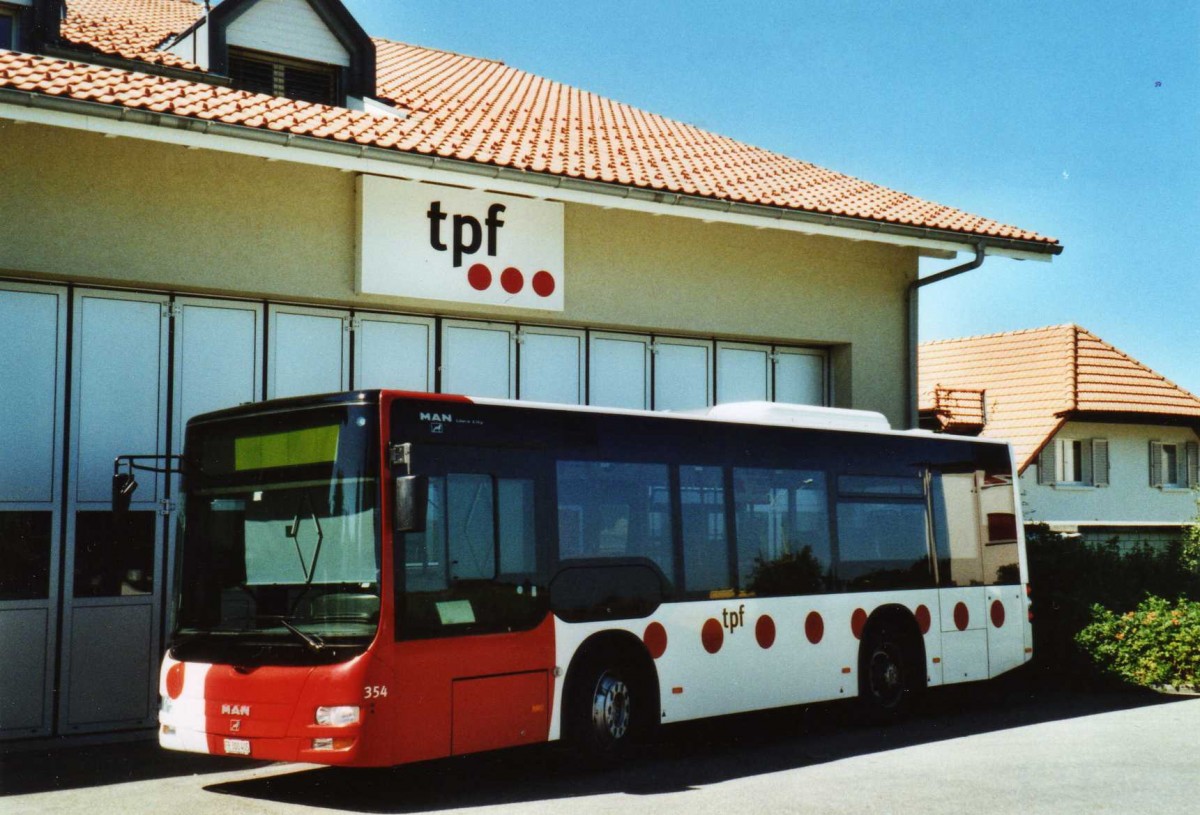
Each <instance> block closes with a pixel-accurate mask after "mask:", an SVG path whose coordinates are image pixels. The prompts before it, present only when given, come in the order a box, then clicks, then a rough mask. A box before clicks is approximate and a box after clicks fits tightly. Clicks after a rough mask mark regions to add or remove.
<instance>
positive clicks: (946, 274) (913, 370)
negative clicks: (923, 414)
mask: <svg viewBox="0 0 1200 815" xmlns="http://www.w3.org/2000/svg"><path fill="white" fill-rule="evenodd" d="M983 258H984V243H983V241H980V242H979V243H977V244H975V259H974V260H971V261H968V262H966V263H963V264H960V265H958V266H954V267H952V268H950V269H946V270H944V271H941V272H937V273H936V274H931V275H929V276H927V277H918V278H917V279H916V280H914V281H913V282H911V283H909V284H908V290H907V291H906V292H905V305H906V306H907V307H908V426H909V427H916V426H917V423H918V419H919V415H918V410H917V399H918V397H919V396H920V394H918V393H917V388H918V387H919V385H918V377H917V343H918V339H919V338H918V333H917V328H918V326H917V318H918V316H919V314H918V308H917V302H918V297H917V294H918V292H919V291H920V290H921V289H922V288H923V287H925V286H928V285H930V284H932V283H937V282H939V281H942V280H945V279H947V278H950V277H955V276H956V275H960V274H963V273H964V272H969V271H971V270H972V269H978V268H979V267H980V266H982V265H983Z"/></svg>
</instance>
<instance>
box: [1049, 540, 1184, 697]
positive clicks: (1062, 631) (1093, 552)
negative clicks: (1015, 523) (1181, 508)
mask: <svg viewBox="0 0 1200 815" xmlns="http://www.w3.org/2000/svg"><path fill="white" fill-rule="evenodd" d="M1187 547H1188V543H1187V542H1181V543H1173V544H1170V545H1168V546H1163V547H1158V548H1152V547H1149V546H1138V547H1135V548H1133V549H1132V550H1124V551H1123V550H1122V549H1121V547H1120V546H1118V545H1117V544H1115V543H1105V544H1097V543H1085V542H1083V541H1081V540H1080V539H1079V538H1074V537H1066V536H1064V535H1060V534H1058V533H1055V532H1052V531H1050V529H1049V527H1047V526H1045V525H1044V524H1040V525H1038V524H1031V525H1029V526H1027V527H1026V549H1027V551H1028V554H1029V582H1030V585H1031V586H1032V588H1033V638H1034V648H1033V653H1034V661H1035V663H1036V666H1035V667H1036V670H1037V671H1038V672H1039V673H1040V674H1041V675H1044V676H1046V677H1048V678H1051V679H1053V680H1054V681H1055V682H1056V683H1067V684H1073V683H1078V682H1087V681H1089V678H1088V676H1089V671H1088V669H1089V668H1090V666H1091V665H1092V660H1091V659H1090V658H1089V655H1088V654H1086V653H1084V652H1083V651H1082V650H1081V649H1080V648H1079V644H1078V642H1077V640H1076V635H1077V634H1079V632H1080V631H1082V630H1083V629H1084V628H1085V627H1086V626H1087V625H1088V624H1089V623H1091V622H1092V620H1093V616H1092V615H1093V612H1092V609H1093V606H1095V605H1097V604H1099V605H1103V606H1104V607H1106V608H1109V609H1115V610H1116V611H1117V612H1118V613H1123V612H1126V611H1128V610H1130V609H1133V608H1135V607H1136V606H1137V605H1138V603H1140V602H1142V600H1143V599H1145V598H1146V596H1147V595H1152V596H1160V597H1189V598H1192V599H1196V600H1200V572H1197V570H1196V569H1194V568H1191V567H1190V564H1189V563H1188V561H1187V554H1188V552H1189V551H1194V550H1189V549H1188V548H1187Z"/></svg>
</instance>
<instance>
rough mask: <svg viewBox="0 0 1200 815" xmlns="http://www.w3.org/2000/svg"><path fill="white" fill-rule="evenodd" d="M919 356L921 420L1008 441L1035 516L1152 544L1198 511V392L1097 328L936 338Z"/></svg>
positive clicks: (1099, 535) (1093, 534) (1100, 536)
mask: <svg viewBox="0 0 1200 815" xmlns="http://www.w3.org/2000/svg"><path fill="white" fill-rule="evenodd" d="M919 360H920V367H919V370H920V412H921V419H922V424H923V425H924V426H925V427H928V428H930V429H935V430H939V431H943V432H949V433H962V434H966V435H981V436H985V437H990V438H998V439H1005V440H1008V441H1010V442H1011V443H1012V445H1013V448H1014V453H1015V456H1016V464H1017V469H1018V471H1019V472H1020V473H1021V487H1022V493H1023V495H1024V499H1025V504H1026V520H1028V521H1036V522H1045V523H1049V524H1051V526H1052V527H1054V528H1057V529H1061V530H1067V531H1071V532H1080V533H1081V534H1085V535H1086V536H1088V537H1090V538H1092V539H1096V540H1107V539H1109V538H1112V537H1119V538H1121V539H1122V540H1153V539H1158V538H1161V537H1163V536H1164V535H1165V536H1167V537H1173V536H1176V535H1177V534H1178V531H1179V529H1180V526H1181V524H1186V523H1188V522H1191V521H1194V519H1195V518H1196V517H1197V504H1196V496H1195V493H1194V491H1193V490H1194V489H1195V487H1196V486H1197V484H1198V483H1200V476H1198V471H1197V468H1198V467H1200V453H1198V447H1197V442H1198V440H1200V438H1198V433H1200V398H1197V397H1196V396H1195V395H1193V394H1191V393H1189V392H1188V391H1186V390H1184V389H1183V388H1181V387H1179V386H1178V385H1176V384H1174V383H1173V382H1171V381H1170V380H1168V379H1166V378H1165V377H1163V376H1162V375H1160V374H1158V373H1157V372H1155V371H1152V370H1151V369H1149V368H1147V367H1146V366H1145V365H1143V364H1142V363H1140V362H1138V361H1137V360H1135V359H1133V358H1132V357H1130V356H1129V355H1128V354H1125V353H1124V352H1122V351H1120V350H1118V349H1117V348H1114V347H1113V346H1112V345H1110V344H1108V343H1106V342H1104V341H1103V340H1102V339H1100V338H1099V337H1097V336H1096V335H1095V334H1092V333H1091V332H1090V331H1087V330H1086V329H1084V328H1080V327H1079V326H1077V325H1058V326H1051V327H1049V328H1038V329H1031V330H1026V331H1013V332H1008V333H1003V334H991V335H987V336H980V337H965V338H961V339H952V340H939V341H936V342H928V343H924V344H922V345H921V346H920V349H919ZM964 394H965V395H964Z"/></svg>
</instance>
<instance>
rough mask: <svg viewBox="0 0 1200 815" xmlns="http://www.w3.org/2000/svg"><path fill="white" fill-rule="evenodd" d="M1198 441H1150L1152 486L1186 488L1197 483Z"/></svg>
mask: <svg viewBox="0 0 1200 815" xmlns="http://www.w3.org/2000/svg"><path fill="white" fill-rule="evenodd" d="M1198 459H1200V453H1198V452H1197V443H1196V442H1188V443H1186V444H1176V443H1174V442H1160V441H1152V442H1150V486H1152V487H1167V488H1176V489H1184V488H1187V487H1195V486H1196V485H1197V467H1198V465H1200V462H1198Z"/></svg>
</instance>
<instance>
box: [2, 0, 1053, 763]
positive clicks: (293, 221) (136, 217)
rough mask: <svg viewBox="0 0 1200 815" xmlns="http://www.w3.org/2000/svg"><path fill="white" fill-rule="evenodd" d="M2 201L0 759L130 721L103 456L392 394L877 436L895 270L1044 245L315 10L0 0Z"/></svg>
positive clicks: (146, 647)
mask: <svg viewBox="0 0 1200 815" xmlns="http://www.w3.org/2000/svg"><path fill="white" fill-rule="evenodd" d="M397 5H399V4H397ZM0 173H2V177H3V179H4V185H5V187H4V189H5V192H6V194H5V195H3V196H0V377H2V378H3V381H5V382H9V383H20V387H19V388H10V389H9V390H8V391H6V394H8V395H6V396H5V397H4V398H0V451H2V452H3V455H4V457H5V460H6V461H19V462H21V466H20V467H4V468H0V554H3V555H4V560H5V563H6V568H5V569H4V570H3V571H2V572H0V615H7V616H3V618H2V619H0V625H3V626H4V630H5V632H6V634H5V635H6V636H11V637H15V638H17V639H18V640H19V641H21V642H22V643H23V644H24V647H23V648H22V650H21V653H22V654H23V655H24V657H23V659H22V660H21V661H19V662H14V661H11V660H10V661H3V660H0V687H4V688H5V689H6V692H7V690H8V689H10V688H11V689H15V690H14V691H13V695H12V696H10V697H9V698H21V699H25V700H28V704H25V705H23V706H22V707H21V708H20V710H19V711H14V712H13V715H11V716H10V715H9V711H10V710H11V708H10V707H6V706H4V705H2V704H0V708H3V713H2V717H0V739H5V738H34V737H47V736H69V735H80V734H94V733H109V732H116V731H126V730H131V729H138V728H144V727H153V726H154V725H155V710H156V705H157V690H158V685H157V681H158V680H157V676H156V674H155V668H154V664H155V662H156V661H157V658H158V655H159V653H160V650H161V647H162V641H161V634H162V632H163V631H164V630H165V629H166V625H167V623H166V610H167V609H169V608H170V607H171V601H172V592H173V591H174V589H173V587H172V586H170V585H164V582H165V581H164V578H163V576H164V575H169V574H171V573H172V564H173V563H174V561H175V558H176V548H175V547H176V543H175V537H174V536H175V528H176V527H175V524H174V522H173V521H171V520H169V518H170V516H171V515H172V513H173V512H174V511H175V510H174V506H175V501H174V493H173V491H174V490H175V489H176V488H177V485H175V484H174V482H173V481H172V480H171V479H170V478H168V477H166V476H163V475H160V476H158V477H153V476H146V477H144V478H142V479H140V480H141V481H142V484H141V486H140V487H139V489H138V491H137V493H136V494H135V496H134V503H133V505H132V512H131V518H132V519H133V520H132V521H131V522H130V523H129V524H127V525H125V526H123V527H122V528H120V529H113V528H112V527H111V519H110V515H109V508H110V502H111V478H112V465H113V458H114V456H116V455H118V454H122V453H139V454H140V453H153V454H158V455H165V454H168V453H178V452H179V451H180V449H181V444H182V437H183V431H184V427H185V425H186V422H187V420H188V419H189V418H190V417H192V416H195V415H196V414H198V413H200V412H203V411H207V410H211V409H216V408H221V407H225V406H228V405H234V404H238V403H241V402H249V401H256V400H262V399H267V398H272V397H279V396H288V395H296V394H305V393H316V392H324V391H339V390H349V389H360V388H374V387H379V386H389V387H395V388H400V389H407V390H419V391H433V392H451V393H467V394H471V395H476V396H494V397H508V398H518V399H527V400H537V401H543V402H559V403H571V404H589V405H599V406H605V407H619V408H639V409H653V410H687V409H694V408H704V407H708V406H712V405H715V404H717V403H724V402H731V401H750V400H754V401H759V400H761V401H768V402H770V401H776V402H792V403H804V404H813V405H820V406H831V407H847V408H859V409H867V410H873V411H878V412H880V413H883V414H884V415H885V416H887V417H888V418H889V420H890V421H891V422H892V423H893V425H904V424H906V423H907V422H908V417H909V414H910V413H911V411H912V408H913V406H914V405H915V401H916V400H915V382H914V381H912V375H911V373H912V370H913V367H914V366H913V358H914V356H915V339H914V332H915V325H916V306H917V297H918V293H919V290H920V288H921V287H922V286H924V285H926V284H928V283H929V282H931V278H925V279H918V278H919V273H918V262H919V260H920V259H921V258H922V257H934V258H938V259H940V260H943V261H945V262H946V263H947V265H948V266H952V267H953V268H952V269H948V270H947V271H948V272H954V273H962V272H966V271H969V270H970V269H973V268H974V267H975V266H977V265H978V264H979V263H981V262H983V261H985V259H986V258H988V257H991V256H996V255H1000V256H1007V257H1015V258H1021V259H1028V260H1040V261H1048V260H1050V259H1052V258H1053V257H1054V256H1055V255H1057V254H1058V253H1059V252H1060V251H1061V250H1062V246H1061V244H1060V243H1059V242H1058V241H1057V240H1056V239H1054V238H1051V237H1047V236H1046V235H1044V234H1041V233H1039V232H1037V231H1034V230H1033V229H1030V228H1027V227H1025V226H1015V225H1011V224H1007V223H1005V222H1004V221H1003V219H996V218H991V217H987V216H984V215H978V214H974V211H973V207H968V208H966V209H960V208H958V207H957V206H951V205H947V204H941V203H935V202H932V201H929V200H926V199H924V198H921V197H918V196H916V195H912V194H909V193H905V192H900V191H897V190H894V189H890V188H888V187H886V186H884V185H881V184H878V183H873V182H870V181H866V180H863V179H857V178H853V177H850V176H847V175H845V174H843V173H839V172H836V171H835V170H831V169H825V168H822V167H818V166H816V165H813V164H811V163H809V162H806V161H803V160H801V159H799V158H793V157H789V156H784V155H780V154H779V153H776V152H772V151H769V150H765V149H762V148H760V147H756V146H754V145H751V144H747V143H743V142H739V141H736V140H734V139H730V138H727V137H725V136H721V135H719V134H717V133H714V132H711V131H708V130H704V129H701V128H698V127H695V126H693V125H690V124H687V123H684V122H680V121H675V120H672V119H669V118H666V117H664V116H660V115H657V114H654V113H652V112H649V111H645V110H641V109H638V108H636V107H634V106H632V105H628V104H624V103H622V102H619V101H617V100H612V99H607V98H604V97H602V96H599V95H597V94H594V93H590V92H588V91H586V90H583V89H580V88H575V87H570V86H568V85H565V84H563V83H561V82H557V81H554V80H553V79H551V78H546V77H541V76H536V75H534V74H531V73H529V72H528V71H524V70H521V69H520V68H518V67H515V66H511V65H505V64H503V63H501V62H497V61H495V60H490V59H484V58H479V57H473V56H467V55H461V54H454V53H448V52H446V51H440V50H434V49H429V48H424V47H421V46H419V45H416V44H406V43H399V42H394V41H390V40H385V39H379V38H373V37H372V36H371V35H370V33H369V32H366V31H364V30H363V28H362V27H361V26H360V25H359V23H358V22H357V21H356V20H355V19H354V17H353V15H351V14H350V13H349V11H348V10H347V9H346V7H345V6H344V5H343V4H342V3H341V2H339V0H222V2H212V3H204V2H199V1H198V0H0ZM960 256H962V257H963V258H965V259H966V262H960V261H958V260H956V259H957V258H959V257H960ZM955 264H958V265H955ZM933 279H934V280H936V279H940V277H937V278H933ZM13 394H18V395H13ZM969 401H970V397H969V396H967V395H964V394H959V395H956V396H954V397H953V398H950V397H948V398H947V402H946V404H947V405H950V404H952V403H953V404H954V405H959V406H961V405H965V404H966V402H969ZM956 409H957V408H956ZM981 410H982V409H981ZM14 564H20V565H19V566H18V565H14ZM156 578H157V580H156ZM47 632H48V633H47Z"/></svg>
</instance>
